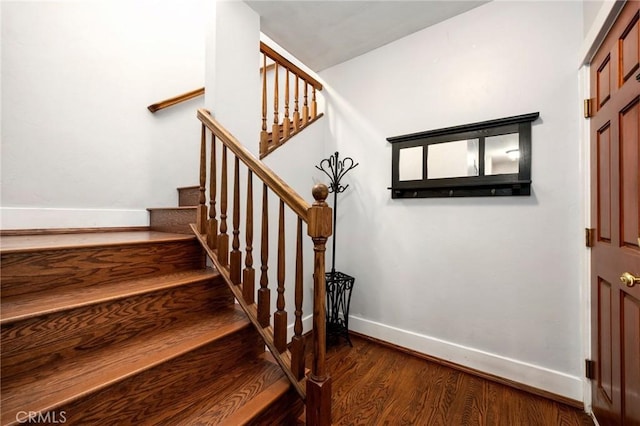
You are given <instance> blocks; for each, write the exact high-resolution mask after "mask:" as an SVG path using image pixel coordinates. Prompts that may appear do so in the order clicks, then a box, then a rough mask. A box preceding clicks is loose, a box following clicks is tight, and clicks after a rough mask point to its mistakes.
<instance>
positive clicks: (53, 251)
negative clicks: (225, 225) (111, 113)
mask: <svg viewBox="0 0 640 426" xmlns="http://www.w3.org/2000/svg"><path fill="white" fill-rule="evenodd" d="M187 191H188V189H187ZM181 192H182V191H181ZM187 199H188V197H187ZM184 202H185V203H189V202H192V201H184ZM183 207H184V206H183ZM180 210H183V211H188V210H187V209H186V208H181V209H180ZM193 211H194V212H195V210H193ZM194 215H195V213H194ZM185 216H186V215H185ZM189 220H190V221H194V217H191V218H190V219H189ZM174 227H175V228H174ZM184 227H185V224H184V223H179V221H175V220H171V221H169V223H163V222H162V220H159V221H158V222H157V223H155V225H154V226H152V228H151V229H152V230H150V231H146V230H145V231H132V232H93V233H72V234H51V235H27V236H4V237H2V239H1V240H0V241H1V248H0V252H1V256H2V270H1V277H2V282H1V286H2V287H1V290H2V299H1V309H2V311H1V314H0V324H1V332H2V336H1V337H2V357H1V360H2V384H1V389H2V396H1V399H2V414H1V423H2V424H3V425H6V424H22V423H26V422H28V421H30V422H31V423H49V424H55V423H65V424H100V425H104V424H136V425H139V424H154V425H155V424H170V425H177V424H185V425H194V424H229V425H241V424H270V425H271V424H296V422H297V418H298V417H299V416H300V414H301V413H302V411H303V408H304V407H303V403H302V401H301V400H300V398H299V396H298V394H297V393H296V392H295V391H294V390H293V388H292V386H291V384H290V382H289V381H288V380H287V378H286V377H285V375H284V373H283V372H282V370H281V368H280V366H279V365H278V364H277V363H276V362H274V360H273V358H272V357H271V355H270V354H269V353H268V352H265V350H264V347H265V346H264V342H263V340H262V338H261V337H260V335H259V334H258V332H257V331H256V330H255V328H254V327H253V326H252V325H251V323H250V321H249V320H248V319H247V317H246V315H245V314H244V313H243V312H242V310H241V309H239V307H238V305H236V304H234V300H233V296H232V293H231V291H230V290H229V287H228V286H227V284H226V283H225V282H224V281H223V279H222V277H221V276H220V274H219V273H218V272H217V271H216V270H214V269H212V268H208V267H206V265H205V255H204V252H203V250H202V248H201V245H200V244H199V242H198V241H197V240H196V238H195V237H194V236H193V235H187V234H180V233H176V232H175V231H174V232H166V231H169V230H171V229H175V230H176V231H178V232H180V229H185V228H184ZM154 228H156V229H160V230H162V231H164V232H159V231H157V230H155V229H154Z"/></svg>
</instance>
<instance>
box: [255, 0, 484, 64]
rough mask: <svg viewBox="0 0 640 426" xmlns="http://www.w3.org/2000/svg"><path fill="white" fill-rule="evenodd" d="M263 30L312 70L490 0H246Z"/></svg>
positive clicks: (349, 57) (354, 55) (368, 49)
mask: <svg viewBox="0 0 640 426" xmlns="http://www.w3.org/2000/svg"><path fill="white" fill-rule="evenodd" d="M245 3H247V4H248V5H249V7H251V8H252V9H253V10H255V11H256V12H257V13H258V14H259V15H260V25H261V31H262V32H263V33H264V34H266V35H267V36H269V37H270V38H271V39H272V40H273V41H275V42H276V43H278V44H279V45H280V46H282V47H283V48H284V49H286V50H287V51H289V53H291V54H292V55H293V56H295V57H296V58H298V59H299V60H300V61H302V63H304V64H305V65H306V66H308V67H309V68H310V69H312V70H314V71H316V72H317V71H321V70H323V69H325V68H329V67H331V66H333V65H336V64H339V63H341V62H344V61H347V60H349V59H352V58H355V57H356V56H360V55H362V54H363V53H366V52H369V51H370V50H373V49H376V48H378V47H380V46H383V45H385V44H388V43H390V42H392V41H395V40H398V39H400V38H402V37H405V36H407V35H409V34H411V33H414V32H416V31H419V30H421V29H424V28H426V27H429V26H431V25H434V24H437V23H438V22H442V21H444V20H447V19H449V18H451V17H453V16H456V15H459V14H461V13H464V12H466V11H468V10H470V9H473V8H474V7H477V6H480V5H481V4H483V3H487V1H462V0H460V1H445V0H441V1H432V0H413V1H401V0H389V1H383V0H379V1H360V0H357V1H350V0H345V1H331V0H325V1H306V0H298V1H283V0H279V1H268V0H265V1H263V0H256V1H249V0H245Z"/></svg>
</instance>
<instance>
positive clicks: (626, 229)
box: [620, 23, 640, 249]
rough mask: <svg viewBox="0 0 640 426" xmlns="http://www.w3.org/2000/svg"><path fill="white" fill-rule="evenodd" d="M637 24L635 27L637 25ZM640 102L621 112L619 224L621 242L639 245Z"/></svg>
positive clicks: (633, 103)
mask: <svg viewBox="0 0 640 426" xmlns="http://www.w3.org/2000/svg"><path fill="white" fill-rule="evenodd" d="M637 26H638V25H637V23H636V28H637ZM639 114H640V102H638V98H635V99H634V100H633V102H632V103H631V104H630V105H628V106H627V107H625V108H624V109H623V110H622V113H621V114H620V155H621V161H620V186H621V188H620V197H621V198H622V199H621V207H622V208H621V209H620V214H621V215H622V216H621V218H620V224H621V225H622V244H623V245H624V246H627V247H632V248H635V249H637V248H638V235H640V233H639V232H638V222H639V215H638V212H640V207H639V206H638V200H639V199H640V197H638V176H640V167H638V166H640V161H639V159H638V153H639V151H638V123H640V119H639V117H640V115H639Z"/></svg>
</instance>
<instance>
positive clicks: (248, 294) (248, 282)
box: [242, 169, 256, 305]
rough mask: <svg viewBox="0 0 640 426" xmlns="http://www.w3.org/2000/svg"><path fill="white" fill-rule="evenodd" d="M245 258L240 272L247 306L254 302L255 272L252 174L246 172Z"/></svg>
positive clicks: (249, 170)
mask: <svg viewBox="0 0 640 426" xmlns="http://www.w3.org/2000/svg"><path fill="white" fill-rule="evenodd" d="M246 238H247V239H246V243H247V248H246V256H245V260H244V265H245V268H244V271H242V295H243V297H244V300H245V302H247V304H249V305H250V304H252V303H254V302H255V296H254V293H255V280H256V277H255V271H254V269H253V172H252V171H251V169H248V170H247V230H246Z"/></svg>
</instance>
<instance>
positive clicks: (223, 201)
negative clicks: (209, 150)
mask: <svg viewBox="0 0 640 426" xmlns="http://www.w3.org/2000/svg"><path fill="white" fill-rule="evenodd" d="M218 260H219V261H220V264H221V265H222V266H227V265H228V264H229V236H228V235H227V147H226V146H225V145H224V144H223V145H222V170H221V176H220V234H218Z"/></svg>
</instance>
